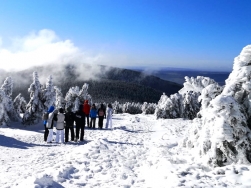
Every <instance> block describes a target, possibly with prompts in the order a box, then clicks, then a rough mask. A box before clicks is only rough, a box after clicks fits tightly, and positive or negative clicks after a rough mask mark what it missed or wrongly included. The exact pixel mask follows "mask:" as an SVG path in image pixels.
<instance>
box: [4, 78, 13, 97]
mask: <svg viewBox="0 0 251 188" xmlns="http://www.w3.org/2000/svg"><path fill="white" fill-rule="evenodd" d="M1 89H2V90H3V91H4V92H5V94H6V96H8V97H11V96H12V91H13V81H12V78H11V77H7V78H6V79H5V80H4V83H3V85H2V87H1Z"/></svg>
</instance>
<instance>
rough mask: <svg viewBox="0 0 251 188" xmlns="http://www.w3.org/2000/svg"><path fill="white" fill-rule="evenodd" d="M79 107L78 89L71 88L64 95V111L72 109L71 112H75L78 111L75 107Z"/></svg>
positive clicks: (76, 87)
mask: <svg viewBox="0 0 251 188" xmlns="http://www.w3.org/2000/svg"><path fill="white" fill-rule="evenodd" d="M77 103H78V104H77ZM79 105H80V101H79V87H78V86H75V87H71V88H70V89H69V91H68V92H67V93H66V95H65V109H67V108H72V111H73V112H76V111H77V110H78V107H77V108H76V106H79Z"/></svg>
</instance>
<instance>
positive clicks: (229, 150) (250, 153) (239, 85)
mask: <svg viewBox="0 0 251 188" xmlns="http://www.w3.org/2000/svg"><path fill="white" fill-rule="evenodd" d="M250 78H251V45H249V46H246V47H245V48H243V50H242V52H241V53H240V55H239V56H237V57H236V58H235V60H234V66H233V71H232V73H231V74H230V75H229V78H228V79H227V80H226V86H225V87H224V89H223V91H222V93H221V94H219V95H218V93H219V92H220V89H219V90H218V89H217V88H216V87H215V86H210V87H213V89H212V91H208V89H210V87H209V88H207V89H206V90H205V93H204V94H205V96H206V97H205V99H204V98H202V102H203V109H202V110H201V111H200V114H201V118H200V119H195V123H194V125H193V127H192V128H191V129H190V132H189V134H188V136H187V137H186V138H185V139H184V142H183V146H186V147H189V148H191V149H193V150H195V151H196V150H197V151H198V153H199V154H200V156H201V158H202V159H203V161H206V162H208V163H209V164H211V165H213V166H223V165H227V164H231V163H237V162H238V163H250V162H251V130H250V96H251V93H250V91H251V83H250ZM207 93H210V94H212V96H210V97H208V96H207ZM216 95H218V96H217V97H215V98H214V99H212V100H211V101H210V102H209V101H208V100H210V98H213V97H214V96H216ZM208 98H209V99H208ZM194 153H195V152H194Z"/></svg>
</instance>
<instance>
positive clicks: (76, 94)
mask: <svg viewBox="0 0 251 188" xmlns="http://www.w3.org/2000/svg"><path fill="white" fill-rule="evenodd" d="M85 100H88V101H89V104H92V97H91V95H90V94H88V84H86V83H85V84H84V85H83V87H82V89H81V90H79V87H78V86H75V87H71V88H70V89H69V91H68V92H67V93H66V96H65V102H66V104H65V108H68V107H70V108H72V110H73V111H74V112H75V111H77V110H78V108H79V105H80V104H82V103H83V102H84V101H85Z"/></svg>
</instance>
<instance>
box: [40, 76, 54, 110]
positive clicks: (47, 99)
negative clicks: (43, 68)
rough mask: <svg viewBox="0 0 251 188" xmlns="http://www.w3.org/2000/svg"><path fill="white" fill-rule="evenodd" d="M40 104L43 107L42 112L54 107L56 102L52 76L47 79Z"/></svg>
mask: <svg viewBox="0 0 251 188" xmlns="http://www.w3.org/2000/svg"><path fill="white" fill-rule="evenodd" d="M41 94H42V103H43V105H44V111H47V110H48V109H49V108H50V106H52V105H54V103H55V100H56V91H55V89H54V86H53V82H52V76H51V75H50V76H49V77H48V78H47V82H46V84H45V88H43V89H42V92H41Z"/></svg>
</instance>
